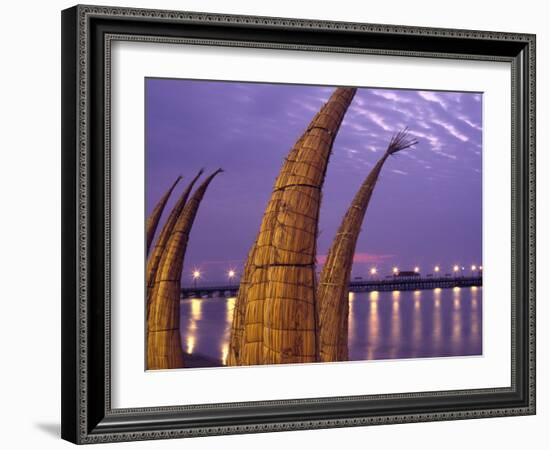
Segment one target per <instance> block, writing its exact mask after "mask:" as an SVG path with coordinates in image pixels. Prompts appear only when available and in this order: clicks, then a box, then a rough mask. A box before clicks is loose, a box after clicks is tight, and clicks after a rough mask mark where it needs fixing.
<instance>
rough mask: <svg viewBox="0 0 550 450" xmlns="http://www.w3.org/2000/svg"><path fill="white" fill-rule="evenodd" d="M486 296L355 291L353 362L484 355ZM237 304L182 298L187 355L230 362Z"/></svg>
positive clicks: (474, 291) (477, 291)
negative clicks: (483, 327) (230, 347)
mask: <svg viewBox="0 0 550 450" xmlns="http://www.w3.org/2000/svg"><path fill="white" fill-rule="evenodd" d="M481 297H482V288H480V287H469V288H453V289H431V290H422V291H393V292H365V293H350V294H349V304H350V316H349V356H350V360H368V359H388V358H390V359H396V358H422V357H438V356H463V355H480V354H481V353H482V346H481V343H482V333H481V325H482V320H481V317H482V316H481V309H482V308H481V306H482V305H481V303H482V301H481V300H482V298H481ZM234 306H235V298H223V297H218V298H193V299H185V300H181V310H180V311H181V312H180V314H181V325H180V331H181V338H182V342H183V349H184V351H185V352H186V353H189V354H192V355H194V356H198V357H202V358H204V359H205V360H208V361H209V362H210V364H204V365H219V364H220V362H221V363H223V364H225V362H226V359H227V352H228V341H229V329H230V326H231V320H232V317H233V308H234ZM199 359H200V358H199ZM200 365H202V364H201V363H200V362H199V363H198V364H197V366H200Z"/></svg>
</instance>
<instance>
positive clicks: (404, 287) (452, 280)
mask: <svg viewBox="0 0 550 450" xmlns="http://www.w3.org/2000/svg"><path fill="white" fill-rule="evenodd" d="M482 282H483V277H481V276H470V277H467V276H461V277H437V278H435V277H410V278H409V277H389V278H383V279H376V280H363V279H360V280H357V279H354V280H352V281H350V283H349V290H350V292H371V291H381V292H385V291H416V290H423V289H437V288H439V289H450V288H454V287H471V286H482ZM238 290H239V284H238V283H227V284H221V283H220V284H213V285H203V286H200V285H197V286H183V287H182V289H181V298H196V297H235V296H236V295H237V292H238Z"/></svg>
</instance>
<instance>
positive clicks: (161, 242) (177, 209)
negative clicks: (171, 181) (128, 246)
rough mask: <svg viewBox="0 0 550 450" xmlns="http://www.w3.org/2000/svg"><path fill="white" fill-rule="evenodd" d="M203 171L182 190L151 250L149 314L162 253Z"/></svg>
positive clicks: (148, 285)
mask: <svg viewBox="0 0 550 450" xmlns="http://www.w3.org/2000/svg"><path fill="white" fill-rule="evenodd" d="M202 173H203V170H202V169H201V170H200V171H199V173H198V174H197V175H196V176H195V178H193V180H191V182H190V183H189V184H188V185H187V187H186V188H185V190H184V191H183V192H182V194H181V195H180V197H179V198H178V201H177V202H176V204H175V205H174V208H172V211H171V212H170V215H169V216H168V219H167V220H166V223H165V224H164V226H163V227H162V230H161V231H160V234H159V237H158V238H157V241H156V242H155V245H154V246H153V249H152V250H151V252H150V254H149V257H148V258H147V269H146V271H145V273H146V283H147V315H149V306H150V303H151V291H152V289H153V285H154V283H155V276H156V273H157V269H158V266H159V263H160V259H161V258H162V254H163V253H164V249H165V248H166V243H167V242H168V239H169V238H170V235H171V234H172V231H173V230H174V226H175V225H176V222H177V220H178V217H179V216H180V214H181V212H182V211H183V207H184V206H185V203H186V202H187V199H188V198H189V194H191V191H192V190H193V186H194V185H195V183H196V182H197V180H198V179H199V177H200V176H201V175H202Z"/></svg>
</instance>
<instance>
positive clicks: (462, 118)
mask: <svg viewBox="0 0 550 450" xmlns="http://www.w3.org/2000/svg"><path fill="white" fill-rule="evenodd" d="M458 119H459V120H461V121H462V122H464V123H465V124H467V125H469V126H470V127H472V128H474V129H476V130H478V131H481V126H480V125H478V124H477V123H474V122H472V121H471V120H470V119H469V118H468V117H466V116H464V115H459V116H458Z"/></svg>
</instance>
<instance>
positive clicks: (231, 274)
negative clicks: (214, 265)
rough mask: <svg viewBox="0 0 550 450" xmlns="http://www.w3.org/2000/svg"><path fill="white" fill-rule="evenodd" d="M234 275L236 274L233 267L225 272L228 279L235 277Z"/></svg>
mask: <svg viewBox="0 0 550 450" xmlns="http://www.w3.org/2000/svg"><path fill="white" fill-rule="evenodd" d="M235 275H236V274H235V271H234V270H233V269H231V270H229V271H228V272H227V276H228V278H229V279H230V280H232V279H233V278H235Z"/></svg>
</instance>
